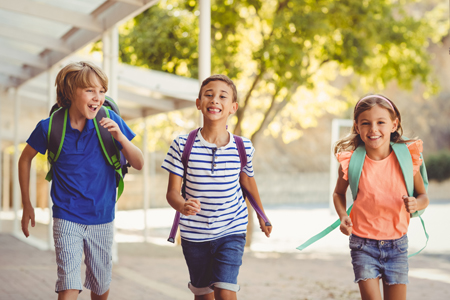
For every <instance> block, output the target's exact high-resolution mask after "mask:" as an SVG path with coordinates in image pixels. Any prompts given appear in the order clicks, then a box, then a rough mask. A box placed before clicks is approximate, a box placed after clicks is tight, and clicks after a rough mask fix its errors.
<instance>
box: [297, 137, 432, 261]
mask: <svg viewBox="0 0 450 300" xmlns="http://www.w3.org/2000/svg"><path fill="white" fill-rule="evenodd" d="M391 147H392V149H393V150H394V153H395V155H396V156H397V160H398V162H399V164H400V168H401V169H402V173H403V177H404V179H405V183H406V190H407V191H408V195H409V196H410V197H413V196H414V175H413V163H412V157H411V153H410V152H409V150H408V146H407V145H406V144H404V143H392V142H391ZM365 157H366V148H365V147H364V145H360V146H359V147H358V148H356V150H355V151H354V152H353V154H352V157H351V159H350V164H349V167H348V178H349V184H350V190H351V191H352V196H353V201H355V200H356V195H357V194H358V185H359V178H360V177H361V172H362V169H363V165H364V159H365ZM420 157H421V158H422V165H421V166H420V174H421V175H422V179H423V184H424V185H425V190H428V175H427V170H426V167H425V161H424V160H423V157H422V154H420ZM352 207H353V204H352V205H351V206H350V207H349V208H348V209H347V215H350V211H351V210H352ZM424 211H425V209H423V210H420V211H416V212H415V213H413V214H411V217H412V218H414V217H419V219H420V221H421V222H422V227H423V231H424V232H425V236H426V238H427V241H426V243H425V246H424V247H423V248H422V249H420V250H419V251H417V252H416V253H414V254H410V255H409V256H408V257H412V256H415V255H417V254H419V253H420V252H422V250H423V249H425V247H426V246H427V244H428V238H429V236H428V233H427V230H426V229H425V223H424V221H423V219H422V217H421V215H422V214H423V213H424ZM339 225H341V221H340V219H338V220H336V221H335V222H334V223H333V224H331V225H330V226H328V227H327V228H326V229H325V230H323V231H322V232H320V233H319V234H317V235H315V236H313V237H312V238H310V239H309V240H307V241H306V242H305V243H303V244H301V245H300V246H299V247H297V249H298V250H303V249H305V248H306V247H308V246H309V245H311V244H313V243H314V242H316V241H318V240H320V239H321V238H323V237H325V236H326V235H327V234H329V233H330V232H332V231H333V230H334V229H336V228H337V227H338V226H339Z"/></svg>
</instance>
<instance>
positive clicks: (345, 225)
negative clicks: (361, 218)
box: [339, 216, 353, 235]
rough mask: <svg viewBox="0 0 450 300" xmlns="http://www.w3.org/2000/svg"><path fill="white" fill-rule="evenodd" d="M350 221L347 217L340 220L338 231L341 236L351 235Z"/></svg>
mask: <svg viewBox="0 0 450 300" xmlns="http://www.w3.org/2000/svg"><path fill="white" fill-rule="evenodd" d="M352 226H353V224H352V219H350V217H349V216H345V217H342V218H341V226H340V228H339V229H340V230H341V232H342V233H343V234H345V235H350V234H352Z"/></svg>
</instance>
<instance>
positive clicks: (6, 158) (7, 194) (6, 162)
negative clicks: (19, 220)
mask: <svg viewBox="0 0 450 300" xmlns="http://www.w3.org/2000/svg"><path fill="white" fill-rule="evenodd" d="M10 182H11V155H9V153H8V152H7V151H5V152H3V203H2V210H3V211H9V210H10V205H9V202H10V199H11V189H10V185H9V183H10Z"/></svg>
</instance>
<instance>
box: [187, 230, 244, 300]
mask: <svg viewBox="0 0 450 300" xmlns="http://www.w3.org/2000/svg"><path fill="white" fill-rule="evenodd" d="M181 246H182V247H183V254H184V258H185V259H186V264H187V266H188V269H189V276H190V280H191V281H190V282H189V285H188V286H189V289H190V290H191V291H192V292H193V293H194V294H195V295H197V296H200V295H206V294H209V293H212V292H213V291H214V290H213V287H217V288H221V289H225V290H230V291H234V292H237V291H239V285H238V284H237V276H238V274H239V267H240V266H241V265H242V256H243V254H244V246H245V233H241V234H232V235H227V236H225V237H222V238H218V239H216V240H212V241H208V242H190V241H186V240H183V239H182V240H181Z"/></svg>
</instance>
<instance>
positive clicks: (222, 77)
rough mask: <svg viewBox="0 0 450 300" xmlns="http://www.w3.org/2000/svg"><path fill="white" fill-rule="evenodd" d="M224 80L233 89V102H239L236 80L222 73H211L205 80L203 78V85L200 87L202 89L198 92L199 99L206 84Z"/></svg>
mask: <svg viewBox="0 0 450 300" xmlns="http://www.w3.org/2000/svg"><path fill="white" fill-rule="evenodd" d="M217 80H219V81H223V82H225V83H226V84H227V85H228V86H229V87H230V88H231V90H232V91H233V102H237V90H236V86H235V85H234V82H233V81H232V80H231V79H230V78H228V76H227V75H222V74H216V75H211V76H209V77H208V78H206V79H205V80H203V82H202V86H201V87H200V91H199V92H198V99H200V98H201V96H202V89H203V87H204V86H205V85H207V84H208V83H210V82H211V81H217Z"/></svg>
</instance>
